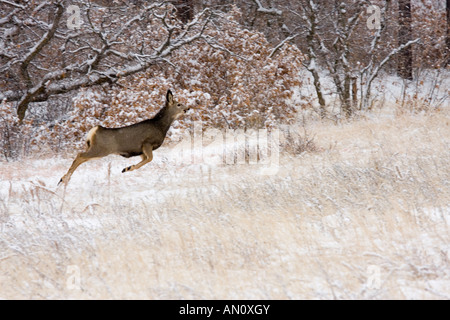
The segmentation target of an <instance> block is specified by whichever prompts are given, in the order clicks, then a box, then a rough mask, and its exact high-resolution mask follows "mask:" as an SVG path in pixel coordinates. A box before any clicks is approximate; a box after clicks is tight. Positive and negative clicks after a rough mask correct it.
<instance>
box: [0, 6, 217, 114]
mask: <svg viewBox="0 0 450 320" xmlns="http://www.w3.org/2000/svg"><path fill="white" fill-rule="evenodd" d="M96 2H97V3H94V2H93V1H89V0H78V1H64V0H59V1H41V2H39V3H38V2H32V3H29V4H26V5H25V4H22V3H23V1H12V0H8V1H4V0H1V1H0V14H1V17H2V18H1V19H0V27H1V28H2V29H3V30H4V32H3V34H2V33H1V32H0V44H1V45H0V89H1V92H0V101H3V100H4V99H6V100H7V101H10V102H16V104H17V112H18V115H19V118H20V119H21V120H22V119H23V118H24V117H25V113H26V111H27V109H28V106H29V105H30V103H34V102H43V101H48V100H49V99H51V98H52V97H54V96H55V95H61V94H65V93H70V92H74V91H76V90H78V89H80V88H83V87H91V86H96V85H102V84H113V83H116V81H117V80H118V79H119V78H121V77H127V76H129V75H132V74H135V73H138V72H141V71H144V70H146V69H148V68H149V67H150V66H152V65H154V64H157V63H166V62H168V59H169V58H170V56H171V53H172V52H174V51H175V50H178V49H180V48H181V47H183V46H185V45H186V44H189V43H192V42H194V41H196V40H199V39H204V37H203V32H204V30H205V28H206V27H207V25H208V23H209V22H210V20H211V11H210V10H209V9H205V10H203V11H202V12H201V13H199V14H198V15H197V16H196V17H193V18H192V20H191V21H189V22H188V23H186V24H183V23H181V22H179V21H178V20H177V19H176V17H175V16H174V14H173V12H174V10H173V6H172V5H171V4H170V3H169V2H167V1H161V2H147V1H140V0H135V1H127V3H126V4H124V3H122V2H121V1H114V3H111V2H109V5H105V4H103V3H101V1H100V2H98V1H96ZM69 9H70V10H69ZM204 40H207V39H204Z"/></svg>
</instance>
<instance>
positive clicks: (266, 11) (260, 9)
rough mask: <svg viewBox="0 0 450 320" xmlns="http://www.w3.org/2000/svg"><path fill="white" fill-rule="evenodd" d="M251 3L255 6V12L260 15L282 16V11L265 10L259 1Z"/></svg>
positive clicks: (255, 0) (274, 9)
mask: <svg viewBox="0 0 450 320" xmlns="http://www.w3.org/2000/svg"><path fill="white" fill-rule="evenodd" d="M253 2H254V3H255V4H256V5H257V7H258V8H257V9H256V10H257V11H258V12H260V13H266V14H274V15H277V16H281V15H282V14H283V11H281V10H278V9H276V8H266V7H264V6H263V5H262V4H261V1H259V0H253Z"/></svg>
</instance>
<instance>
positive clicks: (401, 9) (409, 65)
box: [397, 0, 448, 80]
mask: <svg viewBox="0 0 450 320" xmlns="http://www.w3.org/2000/svg"><path fill="white" fill-rule="evenodd" d="M447 1H448V0H447ZM411 22H412V19H411V0H399V1H398V24H399V30H398V45H399V46H401V45H403V44H405V43H407V42H408V41H411V40H412V27H411ZM397 61H398V62H397V73H398V75H399V76H400V77H402V78H403V79H407V80H413V57H412V47H411V46H408V47H406V48H405V49H403V50H402V51H401V52H399V55H398V59H397Z"/></svg>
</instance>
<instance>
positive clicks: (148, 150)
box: [122, 145, 153, 173]
mask: <svg viewBox="0 0 450 320" xmlns="http://www.w3.org/2000/svg"><path fill="white" fill-rule="evenodd" d="M142 151H143V152H144V153H143V154H142V161H141V162H139V163H138V164H136V165H134V166H131V167H128V168H125V169H123V170H122V173H125V172H130V171H134V170H137V169H139V168H141V167H142V166H144V165H146V164H147V163H149V162H151V161H152V160H153V146H151V145H144V147H143V148H142Z"/></svg>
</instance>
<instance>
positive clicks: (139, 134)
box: [59, 90, 189, 185]
mask: <svg viewBox="0 0 450 320" xmlns="http://www.w3.org/2000/svg"><path fill="white" fill-rule="evenodd" d="M187 110H189V108H187V107H185V106H184V105H182V104H181V103H178V102H177V101H175V100H174V99H173V95H172V92H171V91H170V90H169V91H168V92H167V97H166V105H165V106H164V108H162V109H161V111H160V112H159V113H158V114H157V115H156V116H155V117H154V118H152V119H148V120H145V121H142V122H139V123H136V124H133V125H131V126H127V127H122V128H114V129H111V128H104V127H102V126H96V127H94V128H92V129H91V130H90V131H89V133H88V136H87V139H86V143H87V150H86V151H85V152H82V153H80V154H78V156H77V157H76V158H75V160H74V161H73V163H72V166H71V167H70V169H69V171H68V172H67V173H66V175H64V177H62V178H61V180H60V181H59V184H61V183H64V184H66V185H67V183H68V182H69V180H70V177H71V176H72V174H73V173H74V171H75V170H76V169H77V168H78V167H79V166H80V165H81V164H83V163H85V162H86V161H89V160H93V159H98V158H103V157H106V156H108V155H110V154H117V155H121V156H123V157H126V158H131V157H136V156H141V157H142V161H141V162H139V163H138V164H136V165H134V166H130V167H128V168H125V169H123V171H122V172H128V171H133V170H137V169H139V168H141V167H142V166H143V165H145V164H147V163H149V162H151V161H152V160H153V151H154V150H156V149H158V148H159V147H160V146H161V145H162V144H163V142H164V139H165V137H166V134H167V131H168V130H169V128H170V126H171V125H172V123H173V122H174V121H175V120H176V119H177V118H178V117H179V116H181V115H182V114H184V113H185V112H187Z"/></svg>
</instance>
